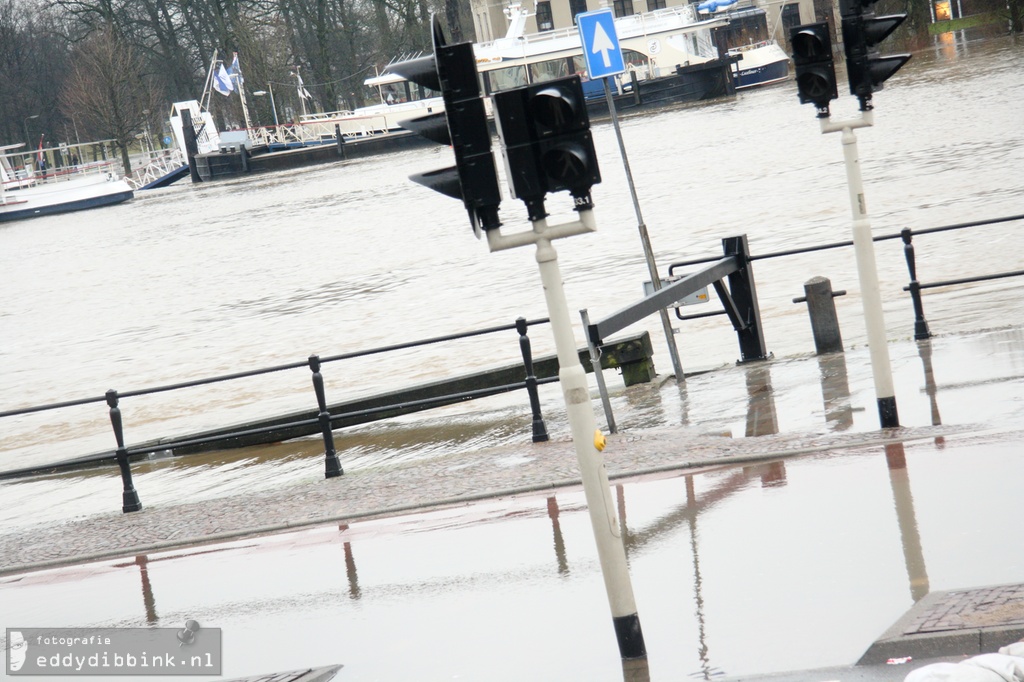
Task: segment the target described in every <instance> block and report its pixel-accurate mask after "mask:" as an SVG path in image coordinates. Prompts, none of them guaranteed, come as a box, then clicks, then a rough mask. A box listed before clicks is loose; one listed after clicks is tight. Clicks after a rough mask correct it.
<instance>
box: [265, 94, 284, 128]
mask: <svg viewBox="0 0 1024 682" xmlns="http://www.w3.org/2000/svg"><path fill="white" fill-rule="evenodd" d="M267 87H268V88H269V89H270V109H271V110H272V111H273V112H274V128H277V127H278V126H279V125H281V124H280V123H278V122H277V105H276V104H274V84H273V83H267Z"/></svg>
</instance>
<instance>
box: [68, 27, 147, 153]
mask: <svg viewBox="0 0 1024 682" xmlns="http://www.w3.org/2000/svg"><path fill="white" fill-rule="evenodd" d="M152 93H153V91H152V90H151V89H150V88H149V87H148V85H147V83H146V82H145V81H144V79H143V77H142V68H141V64H140V63H139V61H138V60H137V59H136V57H135V52H134V50H132V48H131V47H130V46H128V45H127V44H125V43H124V42H122V41H120V40H118V39H117V38H116V37H115V36H114V35H113V34H112V33H111V32H96V33H94V34H93V35H92V36H91V37H90V38H89V39H87V40H86V41H85V42H83V43H82V45H81V46H80V47H79V48H78V50H77V52H76V55H75V59H74V62H73V65H72V67H71V69H70V72H69V73H68V75H67V80H66V81H65V84H64V89H63V90H62V91H61V96H60V101H61V108H62V109H63V111H64V112H65V115H71V113H72V112H74V113H75V114H77V115H78V116H79V117H80V118H81V119H83V120H84V121H85V125H86V127H87V128H88V129H89V130H92V131H93V132H95V133H96V134H98V135H100V136H102V137H103V138H105V139H109V140H113V143H114V145H115V146H116V147H117V148H118V149H120V150H121V160H122V162H123V163H124V168H125V173H130V172H131V161H130V160H129V158H128V148H129V146H130V145H131V144H132V143H133V142H134V141H135V135H136V134H137V133H138V132H140V130H141V129H142V127H143V125H144V124H145V120H146V113H147V111H148V110H153V109H155V108H157V104H156V98H155V97H154V96H153V94H152Z"/></svg>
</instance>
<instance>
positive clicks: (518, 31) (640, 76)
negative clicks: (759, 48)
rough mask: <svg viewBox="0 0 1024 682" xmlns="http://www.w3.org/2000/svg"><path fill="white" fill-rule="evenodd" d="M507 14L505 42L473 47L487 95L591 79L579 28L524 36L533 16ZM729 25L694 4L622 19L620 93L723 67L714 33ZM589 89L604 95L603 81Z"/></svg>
mask: <svg viewBox="0 0 1024 682" xmlns="http://www.w3.org/2000/svg"><path fill="white" fill-rule="evenodd" d="M505 14H506V16H507V17H508V19H509V28H508V32H507V33H506V34H505V37H503V38H499V39H497V40H494V41H491V42H488V43H477V44H475V45H474V46H473V50H474V52H475V53H476V61H477V69H478V70H479V71H480V74H481V76H482V77H483V82H484V89H485V90H486V92H487V94H492V93H494V92H498V91H501V90H507V89H509V88H514V87H518V86H521V85H528V84H530V83H535V82H542V81H545V80H552V79H555V78H562V77H565V76H571V75H573V74H580V75H581V76H584V77H585V74H586V64H585V61H584V58H583V47H582V43H581V41H580V36H579V31H578V30H577V28H576V27H575V26H572V27H569V28H561V29H554V30H551V31H542V32H540V33H524V29H525V26H526V19H527V17H529V16H530V14H531V13H530V12H528V11H527V10H526V9H524V8H523V7H522V5H520V4H518V3H513V4H511V5H510V6H509V7H507V8H506V9H505ZM727 25H728V20H727V19H726V18H725V17H720V16H712V17H710V18H707V19H702V18H700V17H698V15H697V13H696V12H695V11H694V8H693V6H692V5H681V6H677V7H667V8H665V9H659V10H654V11H651V12H644V13H641V14H631V15H627V16H622V17H617V18H616V19H615V33H616V35H617V37H618V40H619V45H620V47H621V48H622V56H623V61H624V62H625V64H626V69H627V74H625V75H624V76H623V77H621V78H619V79H618V81H619V82H618V85H619V87H618V89H619V90H620V91H624V90H628V89H629V87H630V86H631V85H632V83H633V82H643V81H648V80H655V79H659V78H668V77H675V76H677V75H679V73H680V72H686V71H687V69H688V68H689V69H691V71H696V69H695V68H693V67H700V66H701V65H705V64H711V63H714V62H719V60H720V59H721V55H719V53H718V50H717V48H716V47H715V41H714V36H713V34H712V31H713V29H717V28H721V27H724V26H727ZM717 85H718V84H717V83H713V82H708V83H706V86H707V87H706V88H705V89H704V90H700V89H694V90H693V91H692V92H691V93H690V95H692V96H691V97H684V98H685V99H704V98H705V97H708V96H714V95H716V94H719V93H717ZM584 87H585V90H586V91H587V93H588V96H591V95H594V96H596V95H600V94H603V84H602V83H600V82H594V83H593V84H591V85H590V86H589V87H588V86H586V85H585V86H584ZM720 94H727V93H726V92H722V93H720Z"/></svg>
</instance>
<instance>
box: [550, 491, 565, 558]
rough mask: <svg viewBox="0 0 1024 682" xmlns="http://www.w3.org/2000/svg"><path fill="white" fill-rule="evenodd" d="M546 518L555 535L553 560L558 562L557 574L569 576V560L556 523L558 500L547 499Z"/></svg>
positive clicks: (559, 527)
mask: <svg viewBox="0 0 1024 682" xmlns="http://www.w3.org/2000/svg"><path fill="white" fill-rule="evenodd" d="M548 518H549V519H551V531H552V532H553V533H554V535H555V559H556V560H557V561H558V574H559V575H568V574H569V559H568V558H566V556H565V539H564V538H563V537H562V527H561V525H559V523H558V500H556V499H555V497H554V496H551V497H549V498H548Z"/></svg>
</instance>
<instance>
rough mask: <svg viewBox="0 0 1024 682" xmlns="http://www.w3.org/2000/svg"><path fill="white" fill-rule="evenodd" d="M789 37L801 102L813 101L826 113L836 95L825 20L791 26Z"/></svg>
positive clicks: (819, 109) (833, 67)
mask: <svg viewBox="0 0 1024 682" xmlns="http://www.w3.org/2000/svg"><path fill="white" fill-rule="evenodd" d="M789 38H790V41H789V42H790V44H791V45H792V46H793V64H794V65H795V67H796V88H797V94H798V95H799V96H800V103H801V104H813V105H814V106H816V107H817V108H818V111H820V112H823V113H825V114H826V115H827V112H828V106H829V102H831V101H832V100H834V99H836V98H838V97H839V92H838V88H837V86H836V68H835V64H834V62H833V61H832V38H831V37H830V36H829V28H828V23H827V22H824V21H822V22H819V23H816V24H804V25H803V26H794V27H793V29H792V30H791V32H790V36H789Z"/></svg>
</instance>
